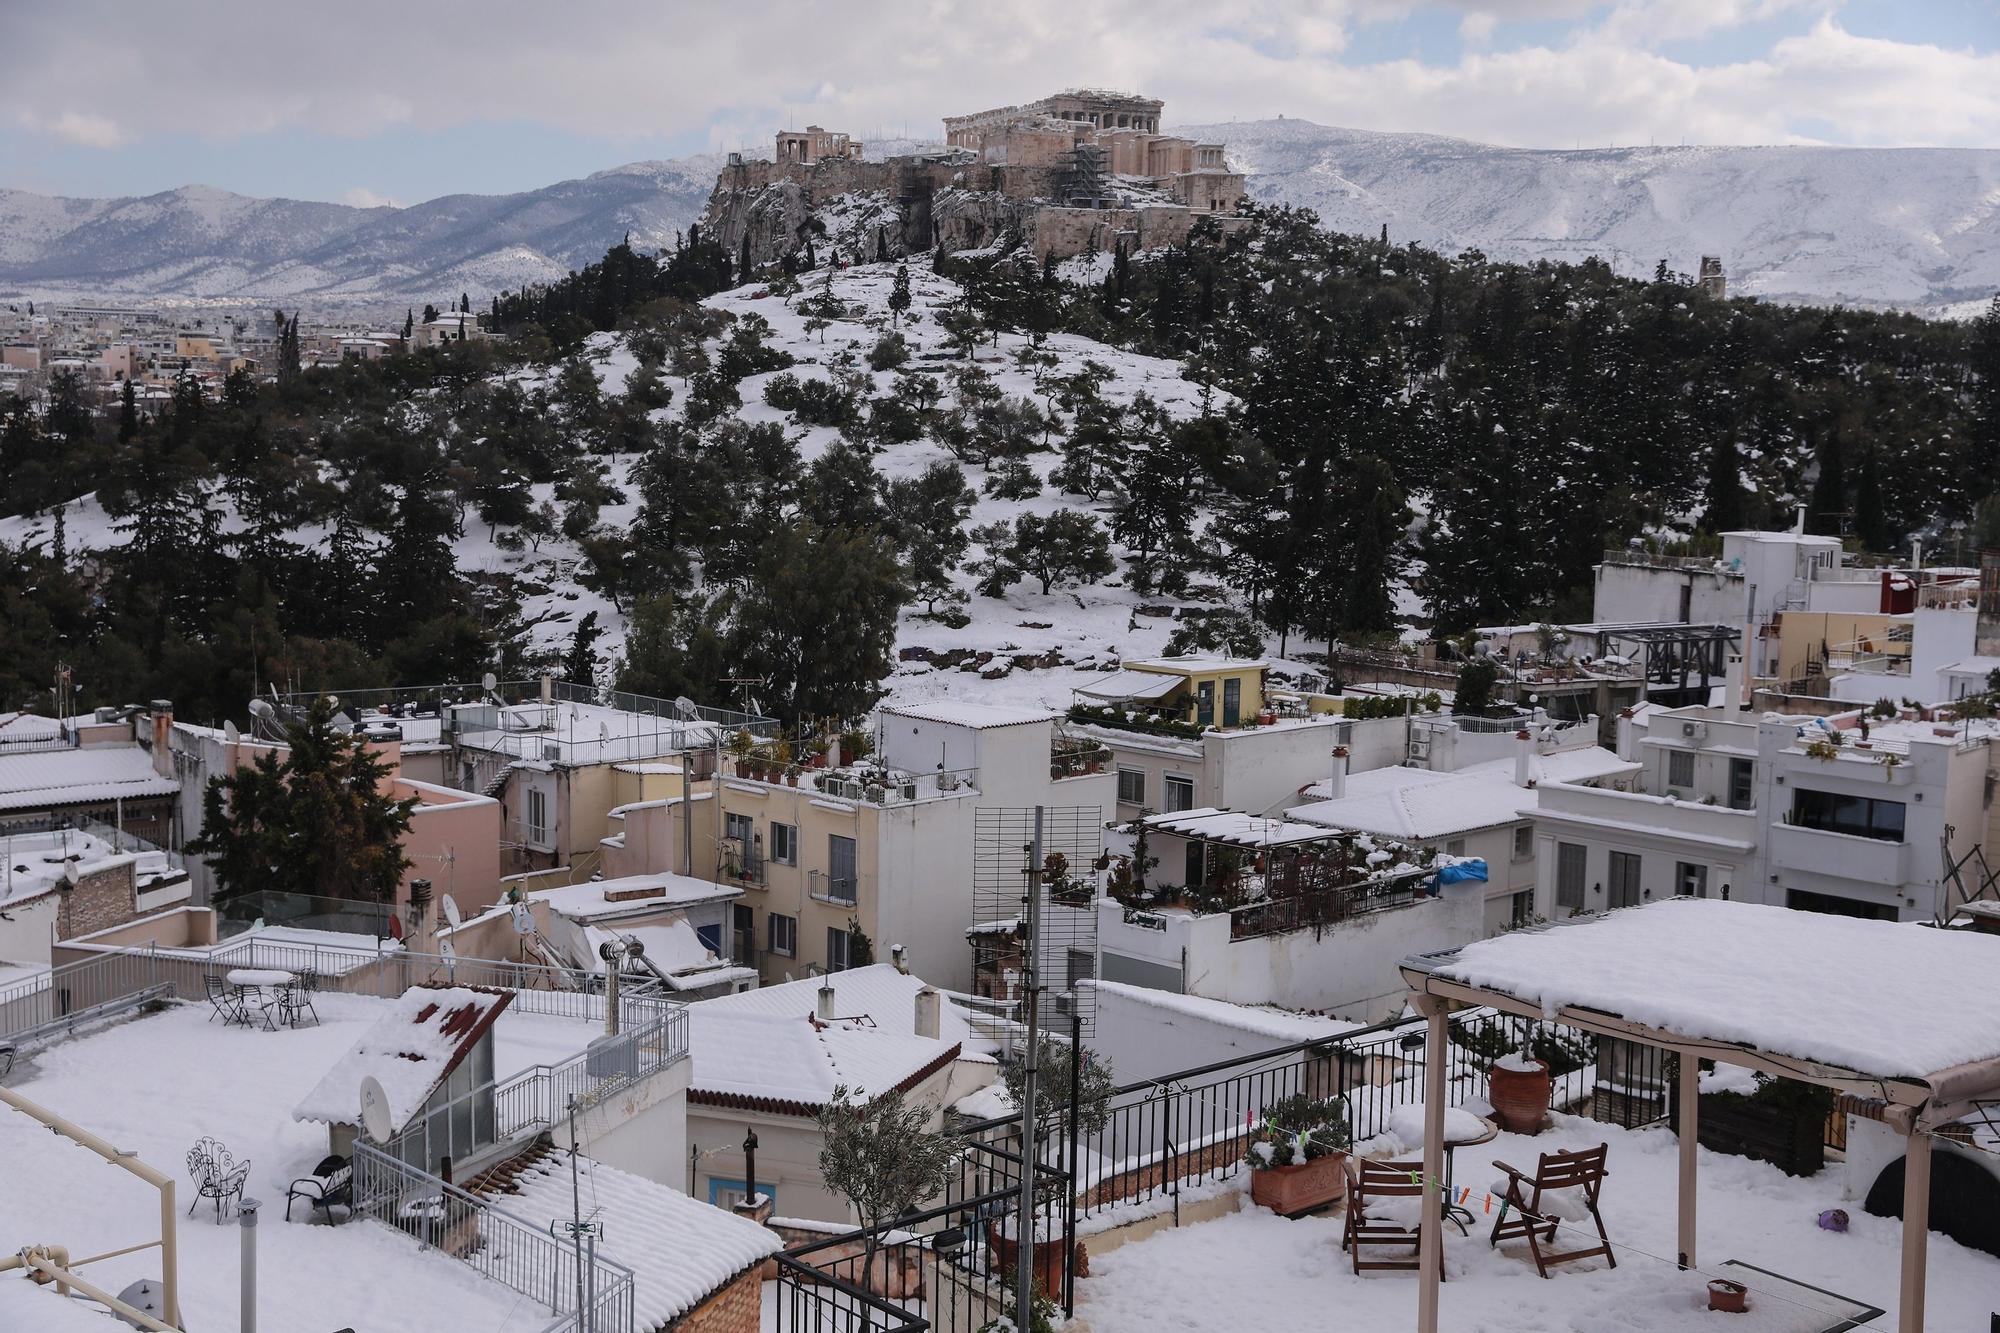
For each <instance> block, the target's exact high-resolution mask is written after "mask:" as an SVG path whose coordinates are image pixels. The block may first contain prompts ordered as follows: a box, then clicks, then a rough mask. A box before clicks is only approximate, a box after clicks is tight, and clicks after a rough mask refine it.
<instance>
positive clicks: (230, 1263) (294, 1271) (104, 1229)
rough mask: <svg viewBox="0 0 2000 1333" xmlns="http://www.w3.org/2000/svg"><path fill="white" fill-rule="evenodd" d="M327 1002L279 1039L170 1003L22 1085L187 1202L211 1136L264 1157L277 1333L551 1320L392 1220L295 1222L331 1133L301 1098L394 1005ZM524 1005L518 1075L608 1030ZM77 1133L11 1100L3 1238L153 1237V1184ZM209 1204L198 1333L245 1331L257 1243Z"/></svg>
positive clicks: (126, 1260)
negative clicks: (169, 1182)
mask: <svg viewBox="0 0 2000 1333" xmlns="http://www.w3.org/2000/svg"><path fill="white" fill-rule="evenodd" d="M314 999H315V1005H316V1007H317V1010H318V1013H319V1017H320V1021H319V1023H318V1024H317V1025H316V1026H306V1027H296V1028H294V1027H279V1028H278V1029H277V1030H275V1031H265V1030H263V1029H262V1027H261V1025H259V1026H253V1027H249V1028H245V1027H241V1026H232V1025H225V1024H223V1023H220V1022H215V1021H211V1020H212V1018H213V1015H212V1014H211V1012H210V1009H209V1006H208V1005H207V1004H205V1003H181V1004H169V1005H167V1006H166V1007H165V1008H163V1009H161V1010H159V1011H158V1012H153V1013H147V1014H145V1015H143V1016H137V1017H130V1018H126V1019H123V1020H119V1021H113V1022H110V1023H108V1024H104V1025H101V1026H98V1027H97V1028H95V1029H94V1030H91V1031H89V1032H87V1033H79V1034H78V1035H75V1036H73V1037H72V1038H71V1039H69V1040H66V1041H60V1042H57V1043H55V1044H51V1045H45V1046H43V1047H41V1048H39V1049H36V1050H33V1051H31V1052H24V1053H22V1054H21V1056H20V1057H19V1058H18V1059H17V1061H16V1062H15V1064H14V1067H13V1070H12V1072H11V1073H10V1074H8V1075H6V1084H7V1086H8V1087H9V1088H11V1089H12V1090H13V1091H14V1092H17V1093H19V1094H21V1095H22V1096H25V1097H27V1098H29V1099H31V1100H33V1101H34V1102H36V1103H39V1104H40V1105H41V1106H43V1107H46V1108H48V1109H50V1110H52V1111H54V1112H56V1113H57V1114H59V1115H62V1116H64V1117H66V1118H67V1119H69V1120H71V1121H74V1122H76V1123H78V1124H79V1125H81V1126H83V1127H84V1128H86V1129H88V1130H90V1131H92V1132H93V1133H95V1134H97V1135H99V1136H101V1137H103V1138H106V1139H109V1140H111V1141H112V1142H113V1143H114V1144H115V1145H116V1146H117V1147H118V1148H120V1149H124V1150H130V1151H132V1152H134V1153H136V1154H137V1156H138V1157H139V1159H140V1160H141V1161H143V1162H146V1163H148V1164H150V1165H152V1166H154V1167H156V1168H158V1169H159V1170H161V1171H163V1172H165V1173H166V1174H168V1175H169V1176H172V1177H177V1178H180V1179H181V1181H182V1184H181V1186H180V1191H181V1198H182V1200H183V1201H184V1203H185V1202H194V1201H195V1200H194V1197H193V1189H192V1186H191V1185H189V1184H188V1183H187V1182H186V1177H185V1172H184V1171H183V1164H184V1161H185V1159H186V1157H187V1154H188V1151H189V1149H190V1148H191V1147H192V1146H193V1145H194V1143H195V1142H196V1140H198V1139H200V1138H203V1137H213V1138H215V1139H219V1140H220V1141H221V1142H222V1143H223V1144H224V1145H225V1146H226V1147H227V1148H228V1149H229V1150H230V1152H231V1153H232V1154H233V1155H234V1157H235V1159H236V1160H237V1161H238V1162H242V1161H245V1160H248V1161H249V1163H250V1174H249V1178H248V1181H247V1183H246V1185H245V1188H244V1192H243V1193H244V1197H245V1198H255V1199H260V1200H262V1201H263V1202H264V1204H265V1209H264V1217H263V1223H262V1225H261V1227H260V1228H259V1242H258V1247H259V1268H260V1270H261V1273H262V1275H263V1281H264V1283H265V1297H264V1300H265V1307H266V1310H267V1312H268V1313H271V1314H274V1315H279V1317H278V1318H276V1319H275V1320H274V1321H273V1326H275V1327H280V1328H304V1327H316V1326H325V1327H334V1326H337V1325H340V1324H348V1325H351V1326H353V1327H356V1328H419V1327H421V1328H427V1329H437V1330H451V1329H465V1330H473V1329H477V1330H482V1333H484V1331H486V1330H493V1331H494V1333H539V1331H540V1330H542V1329H544V1328H545V1327H546V1326H547V1325H548V1323H549V1318H550V1315H549V1308H548V1306H547V1305H546V1304H542V1303H539V1302H537V1301H533V1300H528V1299H523V1298H522V1296H521V1294H520V1293H518V1292H517V1291H515V1290H511V1289H509V1288H508V1287H507V1286H505V1285H502V1284H501V1283H500V1282H496V1281H493V1280H490V1279H489V1278H488V1277H485V1276H482V1275H481V1273H480V1272H478V1271H476V1270H475V1269H474V1268H472V1267H468V1266H465V1265H463V1264H461V1263H460V1262H458V1261H457V1260H455V1259H453V1258H451V1257H449V1255H448V1254H447V1253H446V1252H445V1251H443V1250H440V1249H425V1248H422V1247H420V1246H419V1245H418V1244H416V1243H415V1242H414V1241H413V1240H412V1239H411V1238H410V1237H409V1236H407V1235H404V1234H401V1233H400V1232H398V1231H397V1230H395V1229H393V1228H390V1227H386V1226H380V1225H376V1224H373V1223H370V1222H365V1221H361V1220H356V1221H354V1222H351V1223H349V1224H346V1225H341V1226H327V1225H324V1224H323V1222H319V1221H309V1220H308V1216H307V1214H308V1213H310V1210H309V1209H307V1210H300V1211H295V1212H294V1216H293V1220H292V1221H291V1222H290V1223H289V1224H287V1223H286V1222H285V1221H284V1218H283V1208H282V1207H281V1206H280V1205H281V1204H282V1203H283V1201H284V1198H285V1193H286V1189H287V1187H288V1186H289V1185H290V1183H291V1182H292V1181H294V1180H295V1179H298V1178H301V1177H304V1176H307V1175H310V1174H311V1173H312V1171H313V1168H314V1166H315V1165H316V1164H317V1163H318V1162H319V1161H320V1159H321V1158H322V1157H323V1156H325V1154H326V1152H327V1129H326V1126H324V1125H322V1124H318V1123H311V1122H301V1121H298V1120H295V1119H294V1118H293V1112H294V1108H295V1107H296V1106H297V1105H298V1104H299V1102H300V1100H301V1098H303V1097H304V1096H305V1095H306V1093H307V1092H308V1091H309V1090H311V1089H312V1088H313V1086H314V1085H315V1084H316V1083H318V1082H319V1080H320V1079H321V1078H322V1077H323V1076H325V1075H326V1073H327V1071H328V1070H329V1069H330V1068H332V1067H333V1066H334V1065H335V1064H336V1062H338V1061H339V1060H340V1059H341V1058H342V1057H343V1056H344V1055H345V1054H346V1053H347V1052H348V1051H349V1050H350V1048H352V1047H353V1046H354V1044H355V1042H356V1041H357V1039H358V1038H359V1037H360V1036H361V1035H362V1034H363V1033H364V1032H366V1031H367V1030H368V1029H369V1028H370V1027H371V1026H372V1025H373V1024H375V1023H376V1022H377V1020H378V1019H379V1018H380V1017H381V1015H382V1014H383V1013H384V1012H386V1011H387V1010H388V1009H389V1008H390V1007H391V1006H390V1004H389V1002H388V1001H385V1000H383V999H379V998H376V997H373V996H367V995H355V994H342V993H338V992H321V993H320V994H318V995H316V996H315V997H314ZM517 1008H518V1006H511V1005H510V1006H509V1009H508V1012H505V1013H502V1014H501V1015H500V1017H499V1019H498V1020H497V1022H496V1025H495V1028H494V1044H493V1050H494V1068H495V1073H496V1076H497V1078H498V1079H499V1080H501V1081H502V1082H503V1083H510V1084H514V1085H519V1083H520V1082H521V1080H522V1079H523V1076H528V1075H532V1074H533V1072H534V1071H536V1070H538V1069H562V1068H566V1067H569V1066H572V1065H576V1064H578V1063H579V1062H580V1061H581V1060H582V1058H583V1056H582V1054H581V1053H582V1052H583V1049H584V1046H585V1044H586V1043H587V1042H588V1041H589V1040H590V1039H591V1038H592V1037H594V1036H596V1035H598V1034H599V1033H600V1032H601V1030H602V1029H601V1026H600V1025H599V1024H597V1023H592V1022H586V1021H581V1020H579V1019H578V1018H574V1017H564V1016H561V1015H556V1014H549V1013H536V1012H529V1011H521V1012H516V1009H517ZM61 1143H62V1141H61V1140H52V1139H51V1137H50V1135H49V1133H48V1131H47V1130H46V1129H44V1128H43V1127H42V1126H41V1125H39V1124H37V1123H36V1122H35V1121H33V1120H31V1119H30V1118H28V1117H27V1116H25V1115H21V1114H16V1113H14V1112H12V1111H7V1110H4V1109H0V1160H4V1161H5V1162H6V1163H7V1167H6V1175H5V1178H6V1182H7V1187H6V1188H5V1189H4V1190H0V1237H4V1240H0V1248H4V1249H5V1250H7V1251H9V1252H11V1251H12V1250H14V1249H16V1248H18V1247H20V1246H23V1245H30V1244H49V1245H63V1246H66V1247H67V1248H68V1249H69V1251H70V1253H71V1254H72V1255H75V1256H79V1257H81V1256H84V1255H91V1254H99V1253H103V1252H106V1251H112V1250H116V1249H119V1248H120V1247H123V1246H127V1245H131V1244H133V1243H134V1242H136V1241H140V1240H143V1239H144V1238H145V1237H146V1236H147V1235H150V1234H153V1232H152V1230H150V1229H149V1228H153V1227H156V1222H155V1220H154V1209H155V1208H156V1204H155V1202H154V1198H153V1194H152V1191H151V1190H149V1189H146V1188H145V1187H144V1186H143V1185H142V1184H140V1182H137V1181H129V1180H127V1179H126V1178H125V1177H124V1176H122V1175H120V1174H118V1173H116V1172H107V1171H106V1170H105V1169H104V1166H103V1164H102V1163H101V1162H99V1161H98V1160H97V1159H96V1158H94V1157H92V1156H91V1155H90V1154H89V1153H87V1152H85V1151H82V1150H80V1149H75V1148H70V1147H66V1146H60V1145H61ZM200 1202H201V1207H200V1209H198V1210H197V1212H196V1214H195V1215H194V1217H192V1218H191V1219H190V1218H187V1217H185V1216H183V1218H182V1219H181V1220H180V1224H179V1228H178V1238H179V1273H180V1283H181V1308H182V1312H183V1316H184V1318H185V1320H186V1322H187V1326H188V1327H190V1328H221V1327H234V1326H235V1323H236V1310H237V1294H238V1278H237V1252H238V1249H239V1246H240V1243H241V1242H240V1240H239V1237H238V1234H237V1228H236V1227H235V1226H233V1225H228V1226H215V1225H212V1224H211V1223H212V1221H213V1217H212V1211H211V1209H210V1206H209V1204H208V1202H207V1201H205V1200H203V1201H200ZM181 1211H182V1212H183V1213H184V1212H185V1207H183V1208H182V1209H181ZM544 1239H545V1238H544ZM159 1264H160V1261H159V1256H158V1255H157V1254H154V1253H151V1252H150V1251H140V1252H139V1253H137V1254H133V1255H127V1256H122V1257H112V1258H107V1259H104V1260H102V1261H101V1262H98V1263H93V1264H92V1265H90V1267H89V1269H88V1270H87V1271H88V1273H89V1274H90V1275H91V1277H92V1279H93V1280H94V1281H95V1282H97V1283H98V1284H99V1285H101V1286H104V1287H106V1288H108V1289H109V1290H112V1291H114V1292H115V1291H117V1290H120V1289H121V1288H123V1287H124V1286H125V1285H126V1284H127V1283H128V1282H131V1281H133V1280H136V1279H137V1278H140V1277H152V1278H155V1279H157V1278H158V1277H159V1273H160V1267H159ZM0 1285H11V1284H10V1283H9V1282H8V1281H7V1280H5V1279H0ZM280 1293H281V1294H280ZM5 1308H7V1307H0V1310H4V1309H5ZM31 1308H33V1307H31ZM57 1308H61V1307H57ZM280 1312H282V1313H280ZM24 1317H25V1316H24ZM37 1317H38V1318H40V1317H41V1316H39V1315H38V1316H37ZM53 1317H54V1316H48V1318H50V1319H53ZM7 1319H8V1316H7V1315H6V1314H4V1313H0V1323H6V1324H7V1326H8V1327H15V1326H16V1325H14V1324H11V1323H7ZM18 1326H19V1327H22V1328H28V1327H45V1326H49V1325H44V1324H40V1323H36V1324H27V1323H23V1324H20V1325H18Z"/></svg>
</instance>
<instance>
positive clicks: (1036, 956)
mask: <svg viewBox="0 0 2000 1333" xmlns="http://www.w3.org/2000/svg"><path fill="white" fill-rule="evenodd" d="M1027 850H1028V864H1027V867H1026V869H1025V870H1024V871H1023V872H1022V880H1023V885H1022V887H1023V888H1025V889H1026V890H1027V899H1028V903H1027V909H1028V910H1027V916H1026V918H1025V919H1026V923H1027V930H1026V932H1025V934H1026V936H1027V946H1028V947H1027V951H1026V953H1025V955H1024V956H1023V958H1022V965H1021V998H1022V1000H1023V1001H1024V1003H1025V1012H1026V1016H1027V1041H1028V1049H1027V1055H1026V1057H1025V1059H1026V1062H1027V1063H1026V1065H1025V1066H1024V1067H1023V1069H1022V1078H1021V1202H1020V1218H1019V1223H1018V1225H1017V1226H1016V1227H1015V1235H1014V1243H1015V1254H1014V1257H1015V1259H1016V1260H1017V1262H1018V1267H1019V1271H1018V1274H1017V1276H1016V1279H1015V1286H1014V1326H1015V1327H1016V1328H1017V1329H1022V1330H1026V1329H1031V1328H1033V1327H1034V1320H1035V1170H1036V1167H1037V1165H1038V1164H1039V1159H1040V1156H1041V1153H1040V1150H1039V1147H1038V1145H1037V1144H1036V1142H1035V1110H1036V1107H1035V1101H1036V1092H1035V1084H1036V1082H1037V1079H1038V1077H1039V1075H1040V1073H1041V1070H1040V1057H1041V1044H1042V1043H1041V1029H1040V1027H1039V1026H1038V1025H1039V1023H1040V1021H1041V1012H1040V1010H1041V1004H1040V1000H1041V988H1042V979H1041V952H1042V911H1041V903H1042V807H1041V806H1039V805H1038V806H1036V807H1035V836H1034V840H1033V841H1032V842H1031V843H1029V844H1028V849H1027Z"/></svg>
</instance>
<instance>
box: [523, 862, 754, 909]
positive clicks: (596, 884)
mask: <svg viewBox="0 0 2000 1333" xmlns="http://www.w3.org/2000/svg"><path fill="white" fill-rule="evenodd" d="M627 894H630V895H633V896H630V897H626V896H623V895H627ZM528 896H529V897H530V898H534V899H537V900H539V901H541V902H545V903H547V904H548V905H549V910H550V911H553V912H557V913H560V914H561V915H563V916H566V917H569V918H570V919H571V920H573V921H596V920H606V919H615V918H617V917H622V916H644V915H646V914H648V913H652V912H659V911H664V910H666V909H668V908H680V907H692V906H694V905H695V904H697V903H711V902H727V901H728V900H730V899H732V898H740V897H742V896H743V890H741V889H737V888H731V887H730V886H728V885H726V884H715V883H711V882H710V881H708V880H705V879H693V878H690V877H689V876H687V875H676V874H673V873H671V872H666V873H661V874H657V875H625V876H622V877H620V878H618V879H597V880H590V881H587V882H585V883H582V884H564V885H561V886H559V887H557V888H553V889H536V890H534V891H532V892H531V893H529V894H528Z"/></svg>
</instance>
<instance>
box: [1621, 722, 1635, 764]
mask: <svg viewBox="0 0 2000 1333" xmlns="http://www.w3.org/2000/svg"><path fill="white" fill-rule="evenodd" d="M1638 748H1639V724H1638V723H1637V722H1635V721H1633V720H1632V710H1631V709H1629V708H1621V709H1619V710H1618V757H1619V758H1620V759H1623V760H1624V761H1625V762H1626V763H1628V764H1629V763H1631V762H1632V754H1633V752H1634V751H1635V750H1637V749H1638Z"/></svg>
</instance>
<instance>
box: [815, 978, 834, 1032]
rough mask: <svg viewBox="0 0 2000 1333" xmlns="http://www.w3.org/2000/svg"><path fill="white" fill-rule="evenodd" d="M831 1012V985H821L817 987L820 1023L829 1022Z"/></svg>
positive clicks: (831, 1017)
mask: <svg viewBox="0 0 2000 1333" xmlns="http://www.w3.org/2000/svg"><path fill="white" fill-rule="evenodd" d="M833 1012H834V1011H833V987H832V986H829V985H822V986H821V987H820V988H819V1021H820V1022H822V1023H831V1022H832V1021H833Z"/></svg>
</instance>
